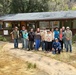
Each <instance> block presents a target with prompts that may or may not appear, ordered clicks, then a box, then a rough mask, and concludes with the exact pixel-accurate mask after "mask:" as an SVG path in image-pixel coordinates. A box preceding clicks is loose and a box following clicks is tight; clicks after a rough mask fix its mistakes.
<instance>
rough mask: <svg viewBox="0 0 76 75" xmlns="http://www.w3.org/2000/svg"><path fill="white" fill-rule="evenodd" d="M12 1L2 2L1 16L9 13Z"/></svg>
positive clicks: (0, 0) (0, 2)
mask: <svg viewBox="0 0 76 75" xmlns="http://www.w3.org/2000/svg"><path fill="white" fill-rule="evenodd" d="M10 2H11V0H0V15H3V14H7V13H9V11H10V9H9V7H10Z"/></svg>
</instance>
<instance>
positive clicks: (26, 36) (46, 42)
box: [11, 26, 72, 54]
mask: <svg viewBox="0 0 76 75" xmlns="http://www.w3.org/2000/svg"><path fill="white" fill-rule="evenodd" d="M11 35H12V39H13V40H14V48H18V39H19V38H21V42H22V49H25V50H36V51H38V50H39V48H40V47H41V48H42V51H46V52H50V51H52V53H53V54H56V53H58V54H60V53H61V51H62V52H63V46H64V48H65V50H66V52H68V51H69V50H70V52H72V31H71V30H70V28H69V27H66V28H65V27H64V26H63V27H62V28H60V30H59V29H58V27H56V28H55V29H43V30H40V29H39V28H37V30H36V31H34V30H33V29H31V30H30V31H29V32H28V31H27V29H26V28H25V26H22V30H21V31H19V30H18V27H15V28H14V30H13V31H12V32H11Z"/></svg>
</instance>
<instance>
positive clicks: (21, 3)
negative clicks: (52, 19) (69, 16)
mask: <svg viewBox="0 0 76 75" xmlns="http://www.w3.org/2000/svg"><path fill="white" fill-rule="evenodd" d="M75 2H76V1H74V0H73V1H72V0H71V1H70V0H0V15H4V14H11V13H12V14H14V13H25V12H47V11H60V10H76V8H75V7H73V6H75Z"/></svg>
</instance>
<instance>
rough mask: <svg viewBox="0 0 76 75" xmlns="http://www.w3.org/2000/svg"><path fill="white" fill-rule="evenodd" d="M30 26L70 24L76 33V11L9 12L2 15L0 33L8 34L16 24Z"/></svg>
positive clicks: (28, 27)
mask: <svg viewBox="0 0 76 75" xmlns="http://www.w3.org/2000/svg"><path fill="white" fill-rule="evenodd" d="M23 25H25V27H26V28H27V29H28V30H29V29H30V28H34V29H36V28H38V27H39V28H40V29H43V28H55V27H59V28H61V27H62V26H65V27H67V26H69V27H70V28H71V30H72V31H73V34H75V33H76V11H57V12H36V13H18V14H8V15H5V16H1V17H0V35H5V36H8V35H10V32H11V31H12V30H13V28H14V27H15V26H18V28H19V30H21V28H22V26H23Z"/></svg>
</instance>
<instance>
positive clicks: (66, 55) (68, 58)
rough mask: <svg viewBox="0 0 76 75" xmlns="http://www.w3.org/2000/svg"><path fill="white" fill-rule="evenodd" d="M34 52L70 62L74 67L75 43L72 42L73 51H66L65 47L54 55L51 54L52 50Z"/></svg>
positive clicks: (75, 64)
mask: <svg viewBox="0 0 76 75" xmlns="http://www.w3.org/2000/svg"><path fill="white" fill-rule="evenodd" d="M35 53H38V54H41V55H43V56H47V57H50V58H53V59H56V60H58V61H61V62H64V63H67V64H70V65H72V66H73V67H75V68H76V44H73V52H72V53H70V51H69V52H66V50H65V49H64V51H63V52H61V54H60V55H59V54H56V55H54V54H52V52H49V53H46V52H43V51H39V52H35Z"/></svg>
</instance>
